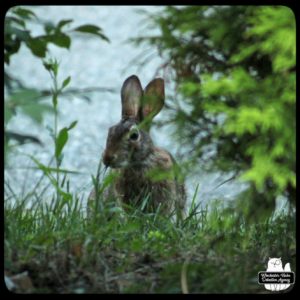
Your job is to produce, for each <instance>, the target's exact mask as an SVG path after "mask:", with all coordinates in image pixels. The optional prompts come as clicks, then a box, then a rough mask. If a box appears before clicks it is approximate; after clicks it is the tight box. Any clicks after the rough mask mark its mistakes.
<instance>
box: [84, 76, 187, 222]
mask: <svg viewBox="0 0 300 300" xmlns="http://www.w3.org/2000/svg"><path fill="white" fill-rule="evenodd" d="M164 99H165V96H164V80H163V79H162V78H156V79H154V80H152V81H151V82H150V83H149V84H148V85H147V86H146V88H145V90H144V91H143V89H142V86H141V83H140V80H139V78H138V77H137V76H136V75H132V76H130V77H128V78H127V79H126V80H125V81H124V83H123V86H122V89H121V103H122V119H121V121H120V122H119V123H118V124H116V125H114V126H112V127H110V128H109V132H108V136H107V141H106V148H105V150H104V153H103V155H102V161H103V163H104V165H105V166H106V167H110V168H111V169H113V170H114V171H116V172H117V174H118V176H117V178H116V180H115V181H114V182H113V183H112V184H111V185H110V186H109V188H108V191H105V196H104V198H108V197H112V198H115V199H118V201H119V202H120V203H121V205H122V206H123V207H124V204H125V207H126V205H129V206H133V207H142V206H143V205H142V203H143V201H145V199H146V205H145V207H144V209H145V211H147V212H156V211H157V210H158V208H159V212H161V213H164V214H170V215H171V214H172V213H173V212H175V213H176V216H177V217H179V218H181V219H182V218H183V217H184V216H185V211H184V209H185V203H186V192H185V185H184V182H183V180H180V181H179V179H178V178H176V174H175V173H176V169H178V168H176V167H177V164H176V161H175V160H174V158H173V157H172V155H171V154H170V153H169V152H167V151H166V150H164V149H161V148H158V147H156V146H155V145H154V143H153V141H152V139H151V137H150V135H149V130H150V124H151V121H152V119H153V118H154V116H156V115H157V114H158V113H159V112H160V111H161V109H162V108H163V106H164ZM161 174H164V175H163V176H161ZM89 198H90V199H94V198H95V190H94V191H92V193H91V194H90V197H89ZM125 210H126V208H125Z"/></svg>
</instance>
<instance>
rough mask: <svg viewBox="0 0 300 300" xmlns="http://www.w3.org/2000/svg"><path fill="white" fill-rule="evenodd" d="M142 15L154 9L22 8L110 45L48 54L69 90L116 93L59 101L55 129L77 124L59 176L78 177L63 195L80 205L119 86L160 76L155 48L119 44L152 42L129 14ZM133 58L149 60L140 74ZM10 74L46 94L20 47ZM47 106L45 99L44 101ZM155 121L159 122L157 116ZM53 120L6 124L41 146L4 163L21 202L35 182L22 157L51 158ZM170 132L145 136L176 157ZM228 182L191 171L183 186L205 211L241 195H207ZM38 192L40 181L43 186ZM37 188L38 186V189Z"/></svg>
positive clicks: (236, 187)
mask: <svg viewBox="0 0 300 300" xmlns="http://www.w3.org/2000/svg"><path fill="white" fill-rule="evenodd" d="M139 8H143V9H144V10H146V11H148V12H159V11H160V10H161V9H162V8H163V7H162V6H146V7H137V6H74V7H72V6H40V7H37V6H35V7H30V9H32V10H33V11H34V12H35V14H36V15H37V16H39V17H41V18H43V19H46V20H48V21H51V22H53V23H57V22H58V21H60V20H62V19H73V20H74V22H73V23H71V26H70V28H75V27H77V26H79V25H83V24H94V25H97V26H100V27H101V28H102V29H103V32H104V33H105V35H107V36H108V38H109V39H110V41H111V42H110V43H106V42H104V41H102V40H100V39H99V38H97V37H95V36H92V35H90V36H87V35H78V36H77V35H76V37H75V36H74V37H75V38H73V39H72V45H71V48H70V51H68V50H66V49H62V48H58V47H56V46H54V45H51V46H50V47H49V49H50V56H51V57H55V58H57V59H58V60H59V61H60V73H59V79H60V80H63V79H64V78H66V77H67V76H71V77H72V81H71V84H70V86H69V87H70V88H72V87H77V88H85V87H91V86H93V87H105V88H113V89H115V90H116V92H101V93H99V92H98V93H92V94H89V95H90V99H91V102H90V103H88V102H87V101H84V100H83V99H82V98H80V97H72V98H71V99H66V98H60V102H59V110H60V115H59V127H60V128H62V127H64V126H68V125H69V124H71V122H73V121H74V120H78V124H77V126H76V128H75V129H73V130H72V131H71V132H70V135H69V142H68V144H67V145H66V147H65V149H64V161H63V165H62V168H65V169H69V170H75V171H78V170H79V171H80V172H82V173H83V174H81V175H70V179H71V180H70V181H71V190H72V191H75V192H80V193H81V195H83V199H86V196H87V195H88V193H89V192H90V190H91V188H92V182H91V174H95V173H96V170H97V166H98V162H99V159H100V156H101V153H102V151H103V149H104V145H105V140H106V135H107V131H108V128H109V127H110V126H112V125H113V124H115V123H117V122H118V121H119V120H120V114H121V103H120V95H119V91H120V89H121V86H122V83H123V81H124V80H125V79H126V78H127V77H128V76H130V75H132V74H137V75H138V76H139V78H140V80H141V82H142V85H143V86H145V85H146V84H147V83H148V82H149V81H150V80H151V79H153V78H154V77H155V76H163V75H164V74H163V73H161V72H157V70H158V67H159V66H160V65H161V64H162V63H163V60H162V59H161V58H160V57H159V55H158V54H157V51H156V49H155V48H149V46H141V47H136V46H133V45H132V44H129V43H126V41H127V40H128V38H132V37H137V36H140V35H157V34H159V29H158V28H152V29H149V28H148V29H147V28H146V26H145V22H144V21H143V19H144V18H145V16H144V15H142V14H141V13H139V12H138V11H137V9H139ZM30 29H31V30H32V31H33V32H34V33H35V34H36V35H38V34H41V33H42V32H41V28H40V27H39V26H37V25H36V24H31V25H30ZM141 53H150V54H151V55H153V58H152V60H151V63H148V64H147V65H146V66H144V67H143V68H140V67H139V65H138V62H139V61H138V60H137V59H135V58H136V57H137V56H138V55H140V54H141ZM8 71H9V72H10V73H11V74H14V75H16V76H17V77H18V78H20V79H22V80H23V81H25V80H26V84H27V85H29V86H32V87H37V88H47V89H49V88H50V87H51V80H50V78H49V74H48V73H47V72H46V71H45V69H44V67H43V66H42V63H41V62H40V61H39V60H38V59H37V58H35V57H34V56H33V55H32V54H31V52H30V51H29V50H28V49H27V48H26V47H24V46H22V47H21V49H20V51H19V53H18V54H17V55H14V56H13V57H12V59H11V64H10V66H9V67H8ZM172 88H173V85H172V82H170V81H168V80H166V95H168V94H169V93H171V89H172ZM48 101H49V99H48ZM157 118H158V119H160V120H163V119H164V112H162V113H161V114H160V115H159V116H158V117H157ZM52 124H53V116H51V115H47V116H46V118H45V120H44V124H43V125H42V126H39V125H37V124H36V123H34V122H33V121H32V120H31V119H30V118H28V117H27V116H24V115H22V114H18V116H17V117H15V118H13V119H12V120H11V122H10V124H9V127H8V129H10V130H13V131H16V132H20V133H27V134H32V135H35V136H38V137H39V139H41V141H42V143H43V145H44V146H42V147H41V146H39V145H36V144H27V145H23V146H20V147H18V149H17V152H16V153H15V152H14V153H12V155H11V157H10V159H9V165H8V169H7V170H6V171H5V177H6V180H8V181H9V183H10V185H11V186H12V187H13V189H14V191H15V193H16V194H25V193H26V191H30V189H32V187H33V186H34V185H35V184H36V182H37V180H38V179H39V178H40V176H41V172H40V171H37V170H33V169H28V168H27V167H28V166H33V163H32V162H31V160H30V159H29V158H28V157H27V156H26V155H25V154H33V155H34V156H35V157H36V158H37V159H39V160H40V161H41V162H42V163H44V164H47V163H48V162H49V161H50V159H51V156H52V155H53V141H52V139H51V137H50V135H49V132H48V130H47V129H46V127H47V126H50V127H51V126H52ZM171 130H173V128H170V126H169V127H165V128H162V129H159V130H157V129H156V130H155V129H153V130H152V132H151V134H152V137H153V139H154V141H155V143H156V145H158V146H160V147H164V148H166V149H167V150H169V151H170V152H171V153H172V154H173V155H175V156H176V152H177V150H178V148H179V147H182V145H179V144H176V143H175V142H174V140H172V138H171V135H170V131H171ZM229 177H230V176H229V175H228V176H226V177H224V176H221V175H220V174H210V175H209V174H205V173H202V172H201V170H199V172H198V174H197V175H195V174H191V176H189V178H187V182H186V184H187V190H188V198H189V201H190V200H191V198H192V196H193V194H194V191H195V188H196V186H197V184H199V192H198V197H197V199H198V201H202V203H203V204H206V203H207V202H208V201H209V200H210V199H212V198H221V199H224V201H228V200H230V199H232V198H233V197H234V195H235V194H237V193H239V192H240V191H241V190H243V189H244V187H245V186H244V185H242V184H241V183H236V182H233V181H232V182H230V183H227V184H224V185H222V186H221V187H220V188H218V189H216V190H214V188H215V187H216V186H217V185H218V184H219V183H220V182H222V181H224V180H226V179H227V178H229ZM44 184H46V181H45V183H44ZM42 186H44V185H42Z"/></svg>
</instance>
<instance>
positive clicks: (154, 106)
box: [142, 78, 165, 120]
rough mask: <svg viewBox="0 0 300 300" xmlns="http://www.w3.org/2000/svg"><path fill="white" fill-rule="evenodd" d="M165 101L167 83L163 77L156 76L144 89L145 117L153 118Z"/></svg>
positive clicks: (143, 109) (143, 110) (143, 107)
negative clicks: (165, 83)
mask: <svg viewBox="0 0 300 300" xmlns="http://www.w3.org/2000/svg"><path fill="white" fill-rule="evenodd" d="M164 102H165V85H164V80H163V79H162V78H155V79H153V80H152V81H150V82H149V84H148V85H147V86H146V88H145V91H144V97H143V105H142V113H143V118H149V119H150V120H152V119H153V118H154V116H156V115H157V114H158V113H159V112H160V110H161V109H162V107H163V106H164Z"/></svg>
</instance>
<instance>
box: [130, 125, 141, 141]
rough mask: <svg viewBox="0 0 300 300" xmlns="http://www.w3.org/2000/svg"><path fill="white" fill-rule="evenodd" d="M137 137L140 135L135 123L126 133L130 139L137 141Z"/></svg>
mask: <svg viewBox="0 0 300 300" xmlns="http://www.w3.org/2000/svg"><path fill="white" fill-rule="evenodd" d="M139 137H140V133H139V129H138V128H137V126H136V125H133V126H132V127H131V128H130V131H129V134H128V138H129V139H130V140H131V141H137V140H138V139H139Z"/></svg>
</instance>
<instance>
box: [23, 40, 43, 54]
mask: <svg viewBox="0 0 300 300" xmlns="http://www.w3.org/2000/svg"><path fill="white" fill-rule="evenodd" d="M26 45H27V46H28V48H29V49H30V50H31V52H32V53H33V55H35V56H37V57H45V56H46V52H47V43H46V42H45V41H44V40H43V39H41V38H39V37H36V38H30V39H29V40H27V41H26Z"/></svg>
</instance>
